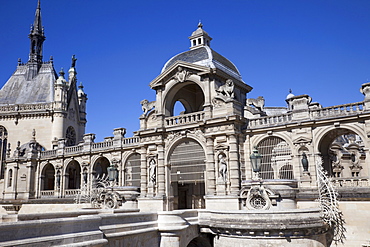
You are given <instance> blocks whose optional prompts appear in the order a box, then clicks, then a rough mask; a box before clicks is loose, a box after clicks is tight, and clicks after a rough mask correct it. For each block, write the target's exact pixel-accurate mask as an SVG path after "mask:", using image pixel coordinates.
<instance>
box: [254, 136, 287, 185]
mask: <svg viewBox="0 0 370 247" xmlns="http://www.w3.org/2000/svg"><path fill="white" fill-rule="evenodd" d="M257 148H258V152H259V153H260V154H261V155H262V162H261V171H260V176H261V178H263V179H293V166H292V151H291V149H290V147H289V145H288V143H286V142H285V141H284V140H283V139H281V138H279V137H267V138H265V139H263V140H262V141H261V142H260V143H259V144H258V146H257Z"/></svg>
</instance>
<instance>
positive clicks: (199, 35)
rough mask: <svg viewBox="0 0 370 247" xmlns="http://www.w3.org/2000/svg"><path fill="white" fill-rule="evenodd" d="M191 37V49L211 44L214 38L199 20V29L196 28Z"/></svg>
mask: <svg viewBox="0 0 370 247" xmlns="http://www.w3.org/2000/svg"><path fill="white" fill-rule="evenodd" d="M189 39H190V49H196V48H198V47H200V46H205V45H206V46H210V43H211V40H212V38H211V37H210V36H209V35H208V33H207V32H206V31H204V30H203V24H202V23H201V22H199V24H198V29H197V30H195V31H194V32H193V33H192V34H191V36H190V37H189Z"/></svg>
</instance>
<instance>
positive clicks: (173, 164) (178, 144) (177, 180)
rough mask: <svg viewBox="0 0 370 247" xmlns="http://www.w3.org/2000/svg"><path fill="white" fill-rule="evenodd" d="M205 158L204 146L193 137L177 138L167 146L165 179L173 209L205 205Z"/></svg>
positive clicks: (202, 206)
mask: <svg viewBox="0 0 370 247" xmlns="http://www.w3.org/2000/svg"><path fill="white" fill-rule="evenodd" d="M205 159H206V156H205V148H204V146H203V145H202V143H201V142H199V141H198V140H196V139H194V138H189V137H183V138H179V139H177V140H176V141H174V142H173V144H172V145H171V146H170V147H169V150H168V152H167V155H166V161H167V164H170V165H169V167H170V169H169V176H168V177H167V179H169V180H170V181H168V183H169V184H170V188H171V191H170V196H173V197H174V205H173V206H174V208H175V209H186V208H204V207H205V203H204V198H203V197H204V195H205V176H206V175H205V170H206V164H205Z"/></svg>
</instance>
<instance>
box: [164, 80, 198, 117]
mask: <svg viewBox="0 0 370 247" xmlns="http://www.w3.org/2000/svg"><path fill="white" fill-rule="evenodd" d="M178 102H179V103H181V104H182V106H183V107H184V109H183V110H181V112H182V114H188V113H193V112H198V111H203V106H204V93H203V90H202V89H201V88H200V87H199V86H198V85H197V84H196V83H194V82H190V81H186V82H183V83H179V84H177V85H176V86H174V87H173V88H172V89H171V91H170V93H169V94H168V95H167V100H166V103H165V110H166V116H176V115H175V114H178V113H179V112H177V111H176V107H177V104H178Z"/></svg>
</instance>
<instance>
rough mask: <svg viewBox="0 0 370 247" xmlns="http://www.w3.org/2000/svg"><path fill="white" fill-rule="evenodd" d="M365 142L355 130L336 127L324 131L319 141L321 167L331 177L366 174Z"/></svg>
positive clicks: (349, 176)
mask: <svg viewBox="0 0 370 247" xmlns="http://www.w3.org/2000/svg"><path fill="white" fill-rule="evenodd" d="M364 147H365V144H364V142H363V140H362V139H361V137H360V136H359V135H357V134H356V133H355V132H353V131H351V130H348V129H344V128H337V129H334V130H331V131H329V132H328V133H326V134H325V135H324V136H323V138H322V139H321V140H320V143H319V151H320V154H321V156H322V160H323V167H324V169H325V170H326V171H327V172H328V174H329V176H332V177H346V178H353V177H361V176H364V175H365V174H367V172H366V171H365V170H364V169H363V168H365V167H366V166H365V165H364V164H365V158H366V155H365V152H364Z"/></svg>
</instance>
